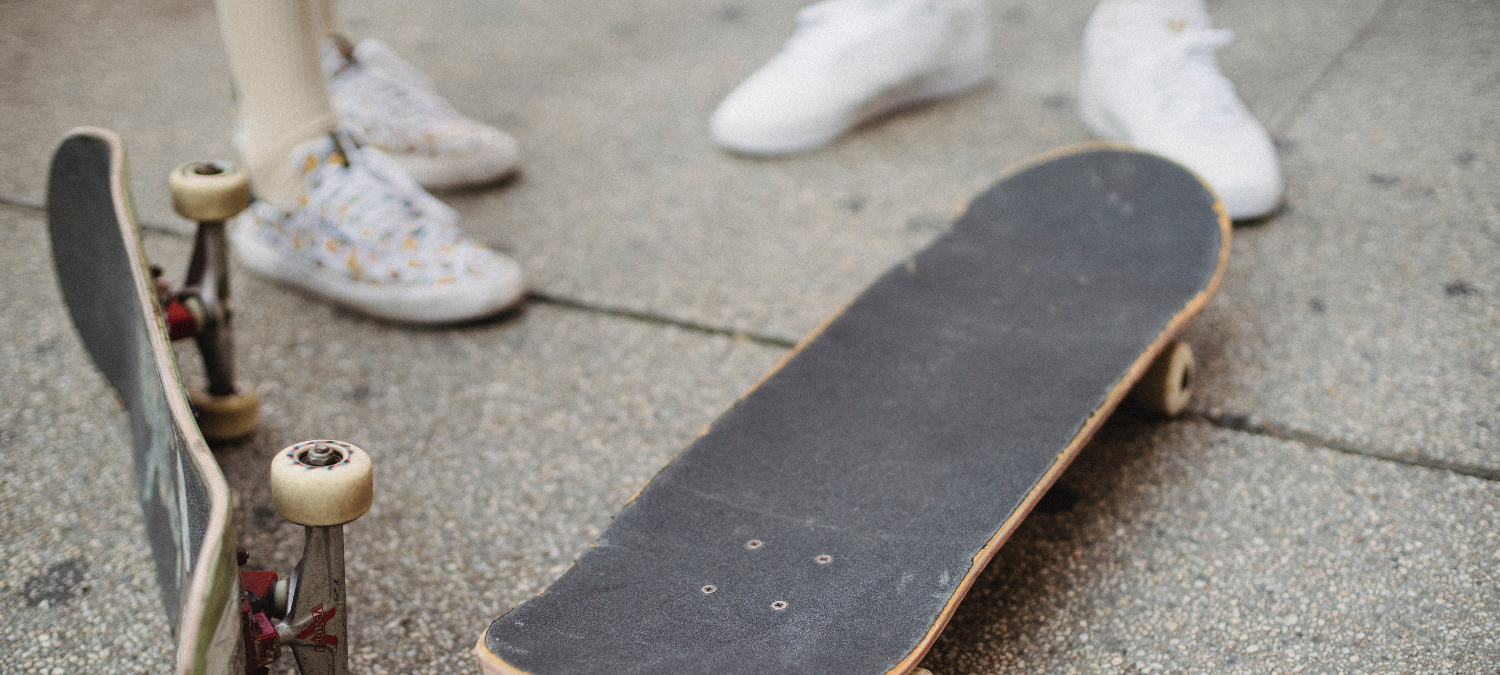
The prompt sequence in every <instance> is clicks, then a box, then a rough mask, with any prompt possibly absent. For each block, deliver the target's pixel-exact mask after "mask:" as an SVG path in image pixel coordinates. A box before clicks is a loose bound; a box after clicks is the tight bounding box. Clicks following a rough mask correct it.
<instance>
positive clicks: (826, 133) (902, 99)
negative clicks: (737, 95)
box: [714, 52, 990, 156]
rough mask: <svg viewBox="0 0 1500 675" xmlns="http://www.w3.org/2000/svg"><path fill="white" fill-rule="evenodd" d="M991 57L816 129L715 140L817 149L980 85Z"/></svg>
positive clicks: (916, 81)
mask: <svg viewBox="0 0 1500 675" xmlns="http://www.w3.org/2000/svg"><path fill="white" fill-rule="evenodd" d="M987 56H988V52H985V53H982V54H980V55H979V56H977V57H973V58H969V59H966V60H964V61H962V62H959V63H956V64H954V65H951V66H947V67H945V68H943V69H941V70H937V71H934V72H931V73H928V74H926V75H922V76H920V77H916V78H913V79H912V80H910V81H909V82H907V83H905V84H903V85H901V86H899V87H894V88H892V89H889V90H886V91H884V92H881V93H880V94H879V95H877V96H875V97H874V98H872V99H871V100H870V101H868V102H866V103H865V104H864V105H862V106H860V107H859V108H858V109H856V110H855V111H854V112H853V113H851V114H849V115H847V116H844V117H841V118H838V119H833V120H829V121H827V122H825V123H823V124H819V125H815V126H814V128H812V129H807V130H802V131H800V132H798V131H786V130H778V131H776V132H773V133H750V134H736V135H735V137H733V138H729V137H726V136H724V135H720V134H715V135H714V141H715V142H716V143H718V144H719V146H720V147H723V148H724V149H726V150H730V151H732V152H737V153H740V154H743V155H758V156H772V155H790V154H796V153H799V152H807V151H809V150H816V149H818V148H821V147H823V146H825V145H828V144H829V143H831V142H833V140H834V139H836V138H838V137H839V136H840V135H842V134H843V133H844V132H846V131H849V130H850V129H853V128H855V127H857V126H859V125H861V124H864V123H865V122H868V121H870V120H872V119H875V118H877V117H880V116H882V115H886V114H889V113H892V112H895V111H897V110H901V109H903V108H909V107H912V106H916V105H920V104H922V103H927V102H930V101H936V100H938V99H943V98H948V97H950V96H957V95H958V94H961V93H963V92H965V91H968V90H970V89H973V88H975V87H977V86H979V85H980V84H982V83H983V82H984V81H985V80H986V79H988V78H989V74H990V68H989V59H988V58H987Z"/></svg>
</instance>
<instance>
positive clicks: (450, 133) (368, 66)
mask: <svg viewBox="0 0 1500 675" xmlns="http://www.w3.org/2000/svg"><path fill="white" fill-rule="evenodd" d="M323 73H324V74H325V75H326V76H327V78H328V94H329V97H330V98H331V99H332V102H333V110H334V112H335V113H336V114H337V115H338V118H339V122H340V123H341V124H343V125H344V126H346V127H348V128H351V129H353V130H355V131H356V132H357V133H359V134H360V135H361V137H362V138H364V139H365V142H366V143H368V144H370V145H372V146H374V147H376V148H379V149H380V150H382V151H384V152H385V153H386V154H387V155H389V156H390V157H391V159H394V160H396V162H397V163H398V164H400V165H401V166H402V168H404V169H406V172H407V173H408V174H410V175H411V177H412V178H413V179H415V180H416V181H417V182H418V183H420V184H421V185H423V186H424V187H428V188H452V187H459V186H463V185H475V184H480V183H487V182H491V181H494V180H497V179H499V178H502V177H504V176H506V175H509V174H510V173H512V172H514V171H515V170H516V163H517V162H518V161H519V159H520V147H519V145H518V144H517V143H516V139H514V138H512V137H511V136H510V135H509V134H506V133H504V132H502V131H500V130H499V129H496V128H494V127H491V126H489V125H486V124H481V123H479V122H476V121H474V120H472V119H469V118H467V117H464V116H463V115H461V114H459V112H458V111H457V110H454V109H453V106H452V105H449V104H448V102H447V101H446V100H444V99H443V97H441V96H439V95H438V94H437V93H436V92H435V91H434V90H433V87H432V81H431V79H430V78H428V77H427V75H426V74H425V73H423V72H422V71H420V70H418V69H417V68H416V66H413V65H411V64H410V63H408V62H407V61H406V60H404V59H402V58H401V57H400V56H397V55H396V53H395V52H394V51H392V50H391V48H390V47H389V46H387V45H386V44H385V43H384V42H381V41H379V40H370V39H366V40H361V41H360V42H359V43H358V44H350V43H349V42H348V41H346V40H344V39H342V38H338V37H335V38H333V39H330V40H328V41H327V42H326V43H324V46H323Z"/></svg>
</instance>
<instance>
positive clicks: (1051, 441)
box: [476, 144, 1230, 675]
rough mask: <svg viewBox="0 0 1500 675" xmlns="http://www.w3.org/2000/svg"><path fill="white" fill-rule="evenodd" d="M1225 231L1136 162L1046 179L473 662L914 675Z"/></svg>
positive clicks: (817, 361) (1152, 402) (1136, 367)
mask: <svg viewBox="0 0 1500 675" xmlns="http://www.w3.org/2000/svg"><path fill="white" fill-rule="evenodd" d="M1229 235H1230V230H1229V220H1228V218H1227V217H1226V216H1225V213H1224V208H1223V206H1222V205H1221V204H1220V203H1219V202H1218V201H1217V199H1216V198H1215V197H1214V195H1213V193H1212V192H1211V191H1210V190H1209V189H1208V188H1207V187H1206V186H1205V185H1204V184H1203V183H1202V182H1201V181H1199V180H1198V179H1197V178H1196V177H1194V176H1193V175H1192V174H1191V173H1189V172H1188V171H1187V170H1185V169H1183V168H1182V167H1180V166H1178V165H1177V164H1174V163H1172V162H1170V161H1167V160H1165V159H1162V158H1160V157H1156V156H1154V155H1150V154H1146V153H1142V152H1137V151H1134V150H1130V149H1127V148H1125V147H1123V146H1112V145H1103V144H1090V145H1084V146H1078V147H1072V148H1066V149H1064V150H1062V151H1059V152H1055V153H1052V154H1049V155H1045V156H1043V157H1041V158H1038V159H1035V160H1032V161H1031V162H1029V163H1027V164H1026V165H1024V166H1022V167H1021V168H1020V169H1018V170H1016V171H1014V172H1013V173H1011V174H1010V175H1008V176H1007V177H1005V178H1004V179H1003V180H1001V181H1000V182H999V183H997V184H995V185H994V186H993V187H991V188H990V189H989V190H987V191H985V192H984V193H983V194H981V195H979V196H978V197H977V198H975V199H974V201H973V202H972V203H971V204H970V205H969V207H968V209H967V211H966V212H965V213H964V214H963V215H962V216H961V217H959V219H958V220H957V221H956V222H955V223H954V224H953V227H952V229H951V231H949V232H948V233H947V234H945V235H943V236H942V237H940V238H939V239H938V240H937V241H935V242H934V243H933V244H932V245H931V246H929V247H927V249H925V250H923V251H921V252H919V253H917V254H916V255H914V256H912V257H911V258H910V259H909V260H907V261H905V262H903V263H901V264H899V265H897V266H896V267H895V268H893V269H891V270H890V271H889V272H887V273H886V274H885V275H884V276H882V277H881V278H880V279H879V280H877V281H876V282H875V284H874V285H873V286H871V287H870V288H869V289H867V290H866V291H864V293H862V294H861V295H860V296H859V297H858V298H856V299H855V300H854V301H853V302H852V303H851V304H850V305H849V306H848V307H846V308H845V309H844V310H842V311H841V312H839V313H838V314H836V315H835V316H834V317H832V318H831V319H830V320H829V321H828V322H827V323H825V324H824V325H823V327H821V328H820V329H818V330H817V331H816V332H814V333H813V334H812V335H811V336H809V337H808V338H807V339H805V340H804V341H803V342H802V344H800V345H799V346H798V347H797V348H796V349H795V350H794V351H793V352H792V355H791V356H789V357H788V358H787V359H786V360H784V361H783V362H782V364H781V365H779V366H778V367H777V368H776V369H774V370H773V371H772V372H771V373H770V374H769V375H767V376H766V377H765V378H764V379H762V380H761V382H760V383H759V384H758V385H757V386H756V387H755V388H753V389H752V390H751V391H750V392H749V393H747V394H746V395H745V396H744V397H743V398H741V399H740V400H739V401H738V402H737V403H735V404H734V406H733V407H731V408H730V409H729V411H728V412H726V413H724V415H723V416H722V417H720V418H719V420H718V421H717V422H715V423H714V424H713V426H711V427H710V428H709V429H708V431H707V432H705V433H704V434H703V435H702V436H701V437H699V438H698V439H697V440H696V441H695V442H694V443H693V444H692V445H691V446H689V447H688V449H687V450H685V451H684V452H683V453H682V454H680V455H679V456H678V457H677V458H676V459H674V460H672V462H671V463H670V464H668V465H667V466H666V468H664V469H662V471H661V473H659V474H657V476H656V477H655V478H654V479H652V481H651V482H650V483H649V484H648V485H646V487H645V488H644V489H642V490H641V491H640V493H639V494H638V495H637V496H636V497H635V498H634V499H633V500H632V501H631V502H630V503H628V504H627V505H626V506H625V507H624V509H623V510H621V511H620V513H619V515H618V516H616V518H615V520H614V522H613V523H612V524H611V525H610V526H609V528H608V529H607V530H606V531H605V532H604V533H603V534H602V535H600V536H599V538H598V539H597V540H595V541H594V543H593V544H592V545H591V546H590V548H589V549H588V550H587V551H586V552H585V553H584V554H583V555H582V557H580V558H579V559H578V561H577V562H576V563H574V565H573V566H572V567H571V568H570V569H569V570H568V571H567V572H566V573H565V574H564V575H563V576H562V578H560V579H558V580H557V581H556V582H554V583H553V584H552V585H551V586H550V587H549V588H547V590H546V591H544V592H543V593H541V594H540V595H538V596H536V597H534V598H532V599H530V600H528V601H526V602H525V603H523V604H521V605H520V606H519V607H517V608H515V609H514V610H512V611H511V612H510V613H508V614H506V615H505V616H503V617H501V618H499V619H497V620H496V621H495V622H494V623H492V624H491V625H490V627H489V629H488V630H487V631H486V632H485V633H484V635H483V636H481V638H480V640H479V644H478V646H477V647H476V653H477V655H478V658H479V663H480V665H481V667H482V668H483V670H484V671H485V672H487V673H491V674H496V675H498V674H519V673H535V674H537V675H563V674H568V675H580V674H584V673H610V674H620V673H672V674H679V673H716V674H726V673H747V674H764V673H850V674H856V673H857V674H864V675H878V674H880V673H896V674H899V673H907V672H910V671H912V670H913V669H914V668H916V666H917V664H918V663H919V662H920V661H921V659H922V657H923V655H924V654H926V653H927V650H928V649H929V648H930V647H931V646H932V644H933V641H934V640H936V639H937V636H938V634H939V633H940V632H941V631H942V629H943V626H944V625H946V624H947V622H948V620H949V618H950V617H952V616H953V613H954V611H955V610H956V609H957V607H958V604H959V602H960V601H961V600H962V599H963V597H964V594H965V593H966V592H967V591H968V589H969V587H970V586H971V585H972V584H973V583H974V579H975V578H976V577H977V576H978V575H979V573H980V571H981V570H982V569H983V568H984V566H985V565H986V564H987V563H988V562H989V561H990V559H991V558H993V557H994V555H995V553H996V551H997V550H998V549H999V548H1000V546H1001V545H1003V544H1004V543H1005V541H1006V539H1007V538H1009V537H1010V535H1011V533H1013V532H1014V531H1015V530H1016V528H1017V527H1018V526H1019V525H1020V523H1021V521H1022V519H1024V518H1025V517H1026V515H1027V514H1028V513H1029V512H1030V511H1031V509H1032V508H1033V507H1034V506H1035V505H1036V503H1037V501H1038V500H1039V499H1040V498H1041V497H1042V495H1043V494H1044V493H1046V491H1047V489H1048V488H1049V487H1050V486H1051V485H1052V484H1053V482H1054V481H1056V480H1057V477H1058V475H1059V474H1061V473H1062V471H1063V470H1064V469H1065V468H1066V467H1067V466H1068V464H1069V462H1071V461H1072V460H1073V458H1074V457H1075V456H1076V455H1077V454H1078V452H1079V450H1080V449H1081V448H1082V447H1083V446H1084V444H1085V443H1087V442H1088V440H1089V438H1090V437H1091V436H1093V434H1094V432H1095V431H1096V430H1098V429H1099V427H1100V425H1102V424H1103V423H1104V421H1105V419H1106V418H1108V417H1109V415H1110V413H1111V412H1112V411H1113V410H1114V409H1115V407H1116V406H1117V405H1119V404H1120V403H1121V402H1122V401H1124V400H1125V399H1126V397H1127V394H1131V392H1132V390H1133V391H1134V394H1133V396H1134V397H1135V398H1137V400H1138V401H1140V402H1141V403H1142V404H1143V405H1145V406H1146V407H1148V408H1151V409H1155V410H1157V411H1160V412H1162V413H1166V414H1176V413H1178V412H1180V411H1181V410H1182V409H1183V407H1184V406H1185V405H1186V404H1187V400H1188V396H1189V395H1190V389H1189V385H1190V378H1191V372H1192V368H1193V358H1192V352H1191V351H1190V350H1189V349H1188V348H1187V347H1186V346H1185V345H1183V344H1181V343H1178V342H1174V341H1173V337H1174V335H1176V334H1177V332H1178V331H1179V330H1180V329H1181V328H1182V326H1183V325H1184V324H1185V323H1186V322H1187V321H1188V320H1189V319H1190V318H1192V317H1193V316H1194V315H1195V314H1197V313H1198V311H1199V310H1201V309H1202V308H1203V306H1204V304H1205V303H1207V302H1208V299H1209V297H1210V296H1212V295H1213V292H1214V290H1215V289H1216V288H1217V286H1218V284H1219V279H1220V277H1221V276H1222V274H1223V270H1224V265H1225V261H1226V260H1227V258H1228V252H1229Z"/></svg>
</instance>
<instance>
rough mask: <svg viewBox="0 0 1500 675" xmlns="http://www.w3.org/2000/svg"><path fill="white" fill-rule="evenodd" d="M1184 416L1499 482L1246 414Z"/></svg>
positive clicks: (1492, 473)
mask: <svg viewBox="0 0 1500 675" xmlns="http://www.w3.org/2000/svg"><path fill="white" fill-rule="evenodd" d="M1183 416H1184V417H1192V418H1197V419H1199V420H1202V421H1204V422H1207V423H1208V424H1211V425H1213V426H1216V427H1219V428H1221V429H1228V430H1231V431H1238V432H1241V433H1246V434H1253V435H1256V436H1266V437H1269V438H1275V439H1279V440H1285V441H1296V442H1298V443H1302V444H1304V445H1311V446H1314V447H1319V448H1323V449H1326V450H1333V451H1335V452H1341V453H1344V454H1346V455H1358V456H1360V457H1366V458H1369V459H1378V460H1381V461H1385V462H1393V463H1395V464H1404V465H1406V466H1416V467H1421V468H1424V469H1436V470H1438V471H1450V472H1453V473H1456V474H1458V475H1460V476H1468V477H1470V478H1479V479H1481V480H1487V481H1495V482H1500V469H1491V468H1487V467H1482V466H1474V465H1472V464H1463V463H1460V462H1449V461H1446V460H1441V459H1432V458H1430V457H1420V456H1415V455H1408V454H1402V453H1397V452H1393V451H1389V450H1380V449H1376V448H1362V447H1359V446H1356V445H1354V444H1352V443H1348V442H1345V441H1341V440H1338V439H1334V438H1327V437H1324V436H1319V435H1318V434H1315V433H1312V432H1310V431H1302V430H1300V429H1292V428H1288V427H1284V426H1280V425H1277V424H1275V423H1272V422H1264V421H1260V420H1256V419H1254V418H1252V417H1251V416H1249V415H1241V414H1235V413H1213V412H1206V411H1202V410H1191V411H1188V412H1186V413H1184V414H1183Z"/></svg>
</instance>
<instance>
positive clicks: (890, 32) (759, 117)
mask: <svg viewBox="0 0 1500 675" xmlns="http://www.w3.org/2000/svg"><path fill="white" fill-rule="evenodd" d="M989 52H990V25H989V21H988V19H987V18H986V12H985V5H984V2H983V0H824V1H823V2H820V3H818V4H815V5H810V6H808V7H804V8H803V9H802V10H801V11H799V12H798V13H797V31H796V33H795V34H794V35H792V38H791V39H790V40H788V41H787V43H786V46H785V47H783V48H782V50H781V52H780V53H778V54H777V55H776V56H774V57H772V59H771V60H770V61H768V62H767V63H766V64H765V65H764V66H761V68H760V69H759V70H756V71H755V72H754V73H753V74H751V75H750V77H749V78H747V79H746V80H745V81H744V82H742V83H740V85H739V86H738V87H736V88H735V89H734V91H732V92H730V93H729V95H728V96H726V97H725V98H724V101H723V102H722V103H720V104H719V108H718V109H717V110H715V111H714V114H713V117H712V119H711V120H710V121H709V133H710V135H711V136H712V137H713V140H714V142H715V143H718V144H719V145H720V146H722V147H724V148H725V149H728V150H732V151H734V152H740V153H745V154H751V155H781V154H790V153H795V152H803V151H807V150H813V149H816V148H819V147H822V146H823V145H826V144H828V143H829V142H830V141H832V140H833V139H834V138H837V137H838V135H839V134H842V133H843V132H845V131H847V130H849V129H850V128H852V127H854V126H855V125H858V124H859V123H860V122H863V121H865V120H867V119H870V118H872V117H875V116H878V115H880V114H882V113H885V112H888V111H891V110H894V109H897V108H900V107H904V106H908V105H913V104H916V103H919V102H922V101H928V100H933V99H938V98H943V97H946V96H952V95H955V94H958V93H961V92H963V91H965V90H967V89H970V88H972V87H974V86H975V85H978V84H979V83H981V82H983V81H984V80H985V78H986V77H988V75H989Z"/></svg>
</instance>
